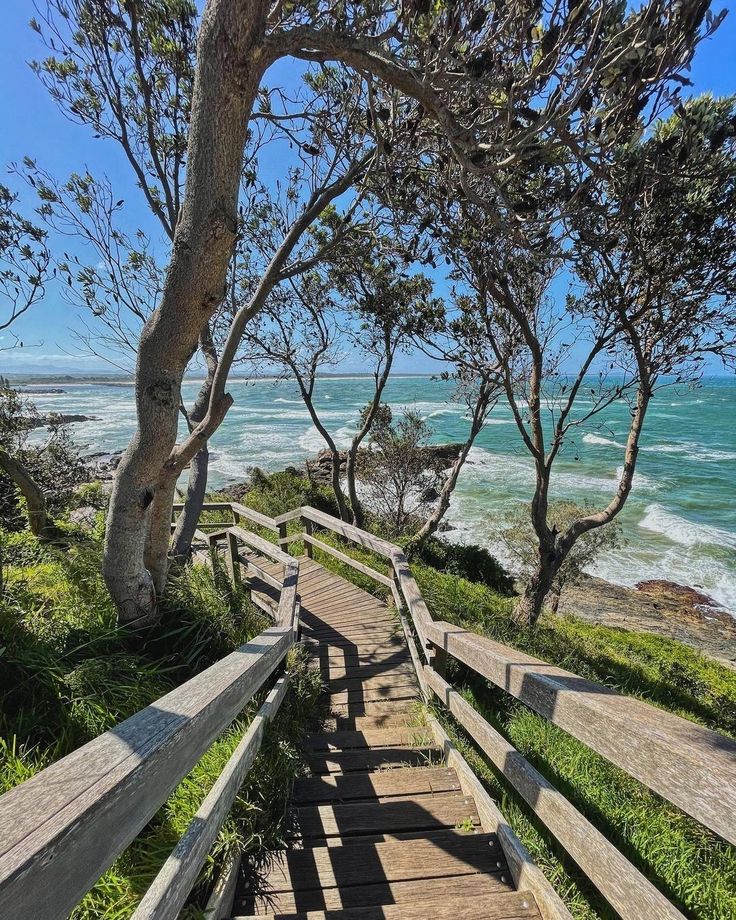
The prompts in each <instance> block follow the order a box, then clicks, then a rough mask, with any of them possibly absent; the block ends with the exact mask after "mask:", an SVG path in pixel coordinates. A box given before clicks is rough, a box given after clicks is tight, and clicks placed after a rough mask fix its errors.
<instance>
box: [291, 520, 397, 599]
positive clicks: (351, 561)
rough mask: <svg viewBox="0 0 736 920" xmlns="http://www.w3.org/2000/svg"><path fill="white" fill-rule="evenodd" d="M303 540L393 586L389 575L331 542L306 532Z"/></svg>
mask: <svg viewBox="0 0 736 920" xmlns="http://www.w3.org/2000/svg"><path fill="white" fill-rule="evenodd" d="M302 540H303V541H304V542H305V543H309V544H310V545H311V546H314V547H316V548H317V549H319V550H321V551H322V552H323V553H327V554H328V555H330V556H334V557H335V559H339V560H340V562H344V563H345V564H346V565H349V566H350V567H351V568H353V569H355V570H356V571H358V572H361V573H362V574H363V575H367V576H368V577H369V578H372V579H373V580H374V581H377V582H378V583H379V584H380V585H385V587H387V588H392V587H393V582H392V581H391V579H390V578H389V576H388V575H383V574H382V573H381V572H378V571H376V569H372V568H371V567H370V566H369V565H364V564H363V563H362V562H358V560H357V559H353V558H352V556H348V555H346V554H345V553H341V552H340V550H339V549H335V547H334V546H330V544H329V543H324V542H323V541H322V540H318V539H317V538H316V537H312V536H310V535H309V534H306V533H305V534H302Z"/></svg>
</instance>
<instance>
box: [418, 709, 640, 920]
mask: <svg viewBox="0 0 736 920" xmlns="http://www.w3.org/2000/svg"><path fill="white" fill-rule="evenodd" d="M427 721H428V722H429V725H430V726H431V728H432V730H433V732H434V735H435V739H436V741H437V744H438V745H439V746H440V747H441V749H442V752H443V754H444V756H445V759H446V760H447V764H448V766H449V767H452V768H454V769H455V770H456V772H457V775H458V779H459V780H460V785H461V786H462V790H463V792H464V793H465V794H466V795H472V796H473V799H474V801H475V805H476V808H477V809H478V814H479V816H480V820H481V827H482V828H483V830H484V831H486V833H493V832H495V833H496V834H497V836H498V841H499V843H500V844H501V846H502V848H503V852H504V855H505V857H506V860H507V862H508V867H509V871H510V872H511V875H512V877H513V880H514V883H515V884H516V887H517V888H518V889H519V890H520V891H529V892H531V893H532V895H533V896H534V897H535V899H536V901H537V905H538V907H539V912H540V914H541V915H542V918H543V920H572V914H571V913H570V911H569V910H568V909H567V907H566V906H565V904H564V902H563V900H562V898H561V897H560V896H559V895H558V894H557V892H556V891H555V890H554V888H553V887H552V885H551V884H550V882H549V881H548V880H547V878H546V876H545V875H544V873H543V872H542V870H541V869H540V868H539V866H537V864H536V863H535V862H534V860H533V859H532V857H531V854H530V853H529V851H528V850H527V848H526V847H525V846H524V844H523V843H522V842H521V840H519V838H518V837H517V836H516V833H515V832H514V831H513V829H512V828H511V826H510V825H509V824H508V823H507V821H506V819H505V818H504V816H503V815H502V814H501V812H500V811H499V808H498V806H497V805H496V803H495V802H494V801H493V799H492V798H491V797H490V795H489V794H488V791H487V790H486V788H485V787H484V786H483V784H482V783H481V781H480V780H479V779H478V777H477V776H476V775H475V773H473V771H472V770H471V769H470V766H469V764H468V762H467V761H466V760H465V758H464V757H463V755H462V754H461V753H460V751H458V749H457V748H456V747H455V745H454V744H453V743H452V741H451V740H450V738H449V736H448V734H447V732H446V731H445V730H444V728H443V727H442V726H441V725H440V723H439V722H438V721H437V719H435V718H434V717H431V718H429V719H428V720H427ZM641 920H644V918H641ZM652 920H653V918H652Z"/></svg>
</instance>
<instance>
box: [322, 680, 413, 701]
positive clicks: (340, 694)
mask: <svg viewBox="0 0 736 920" xmlns="http://www.w3.org/2000/svg"><path fill="white" fill-rule="evenodd" d="M328 696H329V704H330V706H331V707H333V706H345V705H348V704H350V703H380V702H382V701H384V700H415V699H417V697H418V696H419V690H418V687H417V684H416V681H409V682H407V683H403V684H389V685H387V686H384V687H368V688H366V689H363V688H362V687H356V688H355V689H354V690H337V691H336V692H335V693H329V691H328Z"/></svg>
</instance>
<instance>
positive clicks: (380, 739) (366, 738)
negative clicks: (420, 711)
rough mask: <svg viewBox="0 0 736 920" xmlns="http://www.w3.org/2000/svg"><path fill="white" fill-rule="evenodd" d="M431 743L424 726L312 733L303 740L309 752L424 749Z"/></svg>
mask: <svg viewBox="0 0 736 920" xmlns="http://www.w3.org/2000/svg"><path fill="white" fill-rule="evenodd" d="M431 741H432V732H431V731H430V729H429V728H427V727H426V726H424V725H417V726H414V727H413V728H411V727H408V726H398V727H392V728H377V729H366V730H365V731H356V730H352V731H351V730H343V731H334V732H314V733H313V734H310V735H307V737H306V738H305V739H304V746H305V748H306V749H307V750H309V751H349V750H355V749H356V748H381V747H394V746H396V745H400V746H402V747H408V746H414V747H426V746H427V745H428V744H429V743H431Z"/></svg>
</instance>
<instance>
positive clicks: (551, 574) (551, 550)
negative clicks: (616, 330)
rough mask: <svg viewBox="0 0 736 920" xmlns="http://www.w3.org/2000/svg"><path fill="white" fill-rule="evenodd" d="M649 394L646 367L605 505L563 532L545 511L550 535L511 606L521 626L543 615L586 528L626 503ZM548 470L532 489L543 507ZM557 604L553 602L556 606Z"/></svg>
mask: <svg viewBox="0 0 736 920" xmlns="http://www.w3.org/2000/svg"><path fill="white" fill-rule="evenodd" d="M651 395H652V389H651V383H650V381H649V376H648V373H647V372H646V370H645V371H644V377H643V381H642V382H641V383H640V384H639V387H638V389H637V394H636V405H635V407H634V409H633V411H632V419H631V425H630V426H629V434H628V437H627V439H626V451H625V454H624V467H623V470H622V472H621V476H620V478H619V484H618V489H617V490H616V494H615V495H614V496H613V498H612V499H611V501H610V502H609V503H608V505H607V506H606V507H605V508H603V509H602V510H601V511H596V512H593V513H591V514H588V515H586V516H585V517H582V518H579V519H578V520H577V521H574V522H573V523H572V524H571V525H570V526H569V527H568V528H567V530H566V531H565V532H564V533H562V534H557V533H555V532H554V531H552V530H550V529H549V527H548V526H547V524H546V510H545V519H544V528H545V529H546V531H547V533H548V534H549V538H548V539H546V540H541V539H540V549H539V562H538V564H537V568H536V570H535V571H534V573H533V574H532V577H531V578H530V580H529V584H528V585H527V587H526V588H525V590H524V593H523V594H522V596H521V598H520V599H519V601H518V603H517V605H516V607H515V609H514V612H513V619H514V620H515V621H516V622H517V623H518V624H520V625H523V626H534V625H535V624H536V623H537V621H538V620H539V617H540V616H541V615H542V611H543V608H544V602H545V599H546V597H547V595H548V594H549V593H550V591H551V590H552V589H553V585H554V582H555V579H556V577H557V574H558V572H559V571H560V568H561V567H562V565H563V563H564V561H565V559H567V557H568V555H569V553H570V550H571V549H572V547H573V546H574V545H575V543H576V541H577V540H578V539H579V538H580V537H581V536H583V535H584V534H586V533H588V532H589V531H591V530H593V529H595V528H597V527H603V526H605V525H606V524H609V523H610V522H611V521H612V520H613V519H614V518H615V517H616V515H617V514H618V513H619V512H620V511H621V509H622V508H623V507H624V505H625V504H626V500H627V499H628V497H629V493H630V492H631V488H632V485H633V482H634V472H635V470H636V461H637V457H638V453H639V439H640V437H641V432H642V429H643V427H644V419H645V417H646V412H647V408H648V406H649V401H650V399H651ZM549 469H551V467H549V466H548V474H547V476H546V478H545V481H544V483H543V488H542V489H541V490H540V488H539V487H538V488H537V490H535V498H537V493H538V492H540V491H541V493H542V496H543V500H544V501H543V504H544V507H545V509H546V498H547V493H548V489H549ZM541 505H542V502H541V501H540V502H537V505H536V508H537V510H536V511H535V504H534V503H533V505H532V516H533V521H534V523H535V528H536V526H537V524H540V525H541V519H535V517H534V515H535V514H537V515H539V514H540V513H541V512H540V510H539V508H540V507H541ZM553 603H554V599H553ZM557 603H559V597H558V598H557ZM557 603H554V607H555V609H556V606H557Z"/></svg>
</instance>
